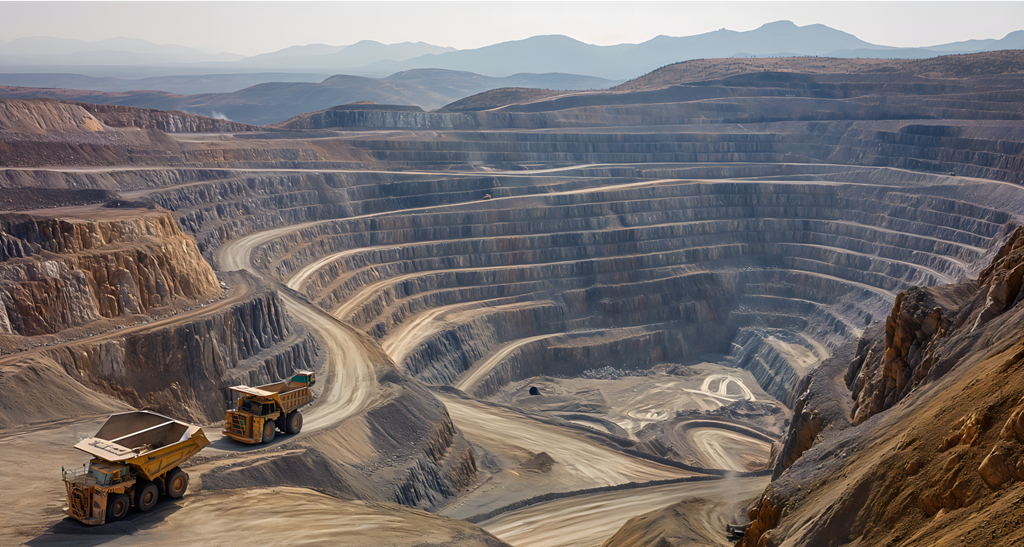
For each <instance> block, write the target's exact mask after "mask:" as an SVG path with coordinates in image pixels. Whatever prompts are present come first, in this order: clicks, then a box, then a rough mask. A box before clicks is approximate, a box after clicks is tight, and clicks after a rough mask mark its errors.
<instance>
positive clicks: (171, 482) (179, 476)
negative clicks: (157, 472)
mask: <svg viewBox="0 0 1024 547" xmlns="http://www.w3.org/2000/svg"><path fill="white" fill-rule="evenodd" d="M164 482H165V484H166V487H165V489H166V490H167V497H168V498H171V499H173V500H176V499H178V498H180V497H182V496H184V495H185V490H186V489H188V473H186V472H184V471H182V470H181V468H179V467H175V468H174V469H172V470H171V471H170V473H167V477H166V478H165V479H164Z"/></svg>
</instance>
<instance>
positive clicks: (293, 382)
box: [223, 371, 316, 444]
mask: <svg viewBox="0 0 1024 547" xmlns="http://www.w3.org/2000/svg"><path fill="white" fill-rule="evenodd" d="M315 383H316V376H315V375H314V373H312V372H309V371H300V372H298V373H297V374H295V376H292V378H291V379H290V380H287V381H283V382H275V383H273V384H266V385H263V386H257V387H249V386H234V387H232V388H229V389H230V390H231V391H232V392H233V393H234V394H236V395H237V399H235V400H234V408H233V409H230V410H228V413H227V417H226V418H225V420H224V431H223V433H224V435H226V436H228V437H231V438H232V439H235V440H236V441H241V442H243V443H250V444H254V443H269V442H270V441H272V440H274V436H275V435H276V434H277V430H278V429H280V430H281V431H283V432H285V433H298V432H299V431H300V430H301V429H302V414H301V413H299V410H298V409H299V408H300V407H303V406H305V405H308V404H309V403H312V402H313V391H312V390H310V389H309V388H310V387H311V386H312V385H313V384H315Z"/></svg>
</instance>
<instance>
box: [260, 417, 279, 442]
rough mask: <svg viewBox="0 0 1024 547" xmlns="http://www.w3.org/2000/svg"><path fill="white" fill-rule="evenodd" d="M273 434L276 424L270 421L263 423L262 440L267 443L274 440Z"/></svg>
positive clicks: (275, 433)
mask: <svg viewBox="0 0 1024 547" xmlns="http://www.w3.org/2000/svg"><path fill="white" fill-rule="evenodd" d="M274 435H277V424H275V423H274V422H272V421H268V422H267V423H265V424H263V442H265V443H269V442H270V441H272V440H274Z"/></svg>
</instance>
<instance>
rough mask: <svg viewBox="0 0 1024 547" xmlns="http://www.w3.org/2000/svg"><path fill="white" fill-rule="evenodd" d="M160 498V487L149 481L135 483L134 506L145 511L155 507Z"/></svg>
mask: <svg viewBox="0 0 1024 547" xmlns="http://www.w3.org/2000/svg"><path fill="white" fill-rule="evenodd" d="M159 499H160V489H159V488H157V486H156V485H155V484H153V483H151V482H149V481H146V482H144V483H141V484H137V485H135V508H136V509H138V510H139V511H142V512H143V513H145V512H146V511H149V510H150V509H152V508H153V507H156V502H157V500H159Z"/></svg>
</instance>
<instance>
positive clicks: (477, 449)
mask: <svg viewBox="0 0 1024 547" xmlns="http://www.w3.org/2000/svg"><path fill="white" fill-rule="evenodd" d="M0 204H2V208H3V212H2V214H0V227H2V231H0V303H2V305H0V454H2V456H3V461H4V463H5V464H6V466H7V472H5V473H3V474H0V492H2V496H3V497H2V499H3V511H0V543H2V544H4V545H12V544H25V545H31V546H43V545H101V544H102V545H143V544H144V545H152V546H161V545H182V544H191V543H200V542H201V543H204V544H210V545H226V544H235V543H238V542H239V541H240V540H242V538H245V539H244V540H242V541H244V542H245V543H247V544H254V545H286V544H300V543H301V544H311V545H352V546H357V545H358V546H402V547H404V546H409V547H412V546H423V545H439V546H441V545H444V546H495V547H496V546H514V547H555V546H579V547H598V546H602V547H630V546H652V547H653V546H659V547H666V546H680V545H732V544H733V543H735V542H737V541H738V544H739V545H742V546H745V547H773V546H815V547H819V546H839V545H851V546H883V545H884V546H945V545H993V546H994V545H1020V544H1024V527H1022V526H1021V518H1022V517H1021V513H1020V503H1021V499H1022V498H1024V328H1022V327H1024V303H1022V301H1024V291H1022V285H1024V281H1022V280H1024V228H1022V226H1024V52H1021V51H1002V52H994V53H983V54H975V55H958V56H952V57H939V58H934V59H925V60H920V61H875V60H864V59H861V60H844V59H819V58H803V59H801V58H792V59H720V60H700V61H690V62H685V63H680V64H676V65H670V66H668V67H665V68H663V69H659V70H657V71H655V72H653V73H651V74H649V75H647V76H644V77H642V78H638V79H636V80H632V81H630V82H627V83H625V84H622V85H621V86H619V87H617V88H613V89H611V90H607V91H600V92H554V91H546V90H530V89H504V90H498V91H494V92H487V93H483V94H481V95H477V96H473V97H470V98H467V99H463V100H461V101H458V102H456V103H453V104H450V105H448V106H446V107H444V108H442V109H439V110H436V111H433V112H423V111H418V110H417V109H410V108H407V107H401V106H395V107H389V106H387V105H366V104H355V105H339V107H336V108H330V109H327V110H324V111H320V112H311V113H307V114H303V115H301V116H298V117H295V118H293V119H290V120H287V121H285V122H282V123H279V124H275V125H272V126H262V127H257V126H251V125H245V124H240V123H233V122H229V121H224V120H214V119H209V118H203V117H199V116H193V115H189V114H184V113H181V112H163V111H158V110H146V109H138V108H130V107H118V106H110V105H93V104H84V103H73V102H63V101H58V100H43V99H33V100H0ZM197 426H198V428H201V431H199V432H197ZM179 434H180V435H181V436H180V437H179ZM189 435H191V437H190V436H189ZM175 443H178V444H175ZM179 445H181V446H188V447H190V448H189V450H190V452H189V453H188V455H187V456H186V455H184V454H183V453H178V454H177V455H176V456H166V455H167V454H169V453H172V452H174V451H173V450H168V448H173V447H175V446H179ZM159 458H163V459H159ZM154 462H156V463H154ZM83 465H84V467H83ZM62 469H63V470H64V473H63V476H62V473H61V470H62ZM182 477H184V478H182ZM186 489H187V491H186ZM76 508H77V509H76ZM76 511H77V512H76ZM101 521H102V522H103V524H98V523H99V522H101Z"/></svg>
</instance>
